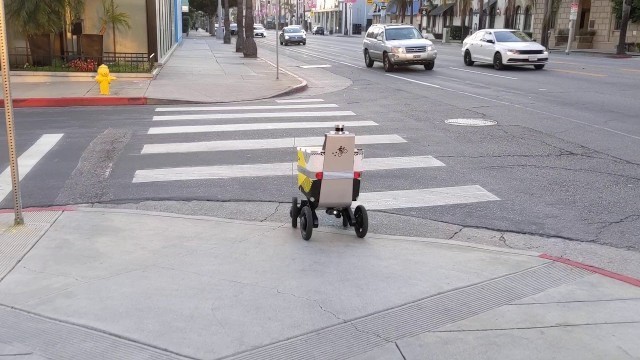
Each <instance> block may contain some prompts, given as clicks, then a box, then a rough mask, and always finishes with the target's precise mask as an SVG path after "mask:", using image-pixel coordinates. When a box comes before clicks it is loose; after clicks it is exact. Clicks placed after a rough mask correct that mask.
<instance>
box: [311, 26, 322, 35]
mask: <svg viewBox="0 0 640 360" xmlns="http://www.w3.org/2000/svg"><path fill="white" fill-rule="evenodd" d="M311 33H312V34H313V35H324V28H323V27H322V26H314V27H313V30H311Z"/></svg>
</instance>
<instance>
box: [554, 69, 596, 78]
mask: <svg viewBox="0 0 640 360" xmlns="http://www.w3.org/2000/svg"><path fill="white" fill-rule="evenodd" d="M549 70H551V71H557V72H563V73H567V74H576V75H587V76H593V77H607V75H604V74H594V73H588V72H583V71H573V70H561V69H549Z"/></svg>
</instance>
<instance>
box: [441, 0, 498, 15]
mask: <svg viewBox="0 0 640 360" xmlns="http://www.w3.org/2000/svg"><path fill="white" fill-rule="evenodd" d="M493 1H496V0H493ZM453 4H454V3H450V4H444V5H440V6H438V7H437V8H435V9H434V10H431V12H430V13H429V16H440V15H442V13H444V12H445V11H447V10H449V9H450V8H451V7H453Z"/></svg>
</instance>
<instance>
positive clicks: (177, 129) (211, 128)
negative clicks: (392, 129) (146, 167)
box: [148, 121, 378, 142]
mask: <svg viewBox="0 0 640 360" xmlns="http://www.w3.org/2000/svg"><path fill="white" fill-rule="evenodd" d="M341 124H344V126H345V127H347V128H348V127H355V126H375V125H378V124H376V123H375V122H373V121H343V122H341ZM334 125H335V123H334V122H326V121H325V122H291V123H250V124H225V125H196V126H167V127H153V128H150V129H149V131H148V134H151V135H153V134H184V133H202V132H222V131H243V130H274V129H313V128H332V127H333V126H334ZM238 141H239V142H240V141H242V140H238Z"/></svg>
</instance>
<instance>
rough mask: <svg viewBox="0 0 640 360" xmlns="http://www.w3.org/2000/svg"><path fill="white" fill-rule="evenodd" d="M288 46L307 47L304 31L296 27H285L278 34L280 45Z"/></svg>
mask: <svg viewBox="0 0 640 360" xmlns="http://www.w3.org/2000/svg"><path fill="white" fill-rule="evenodd" d="M289 44H302V45H307V36H306V35H305V33H304V31H303V30H301V29H300V28H299V27H297V26H287V27H286V28H284V29H282V32H281V33H280V45H284V46H287V45H289Z"/></svg>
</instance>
